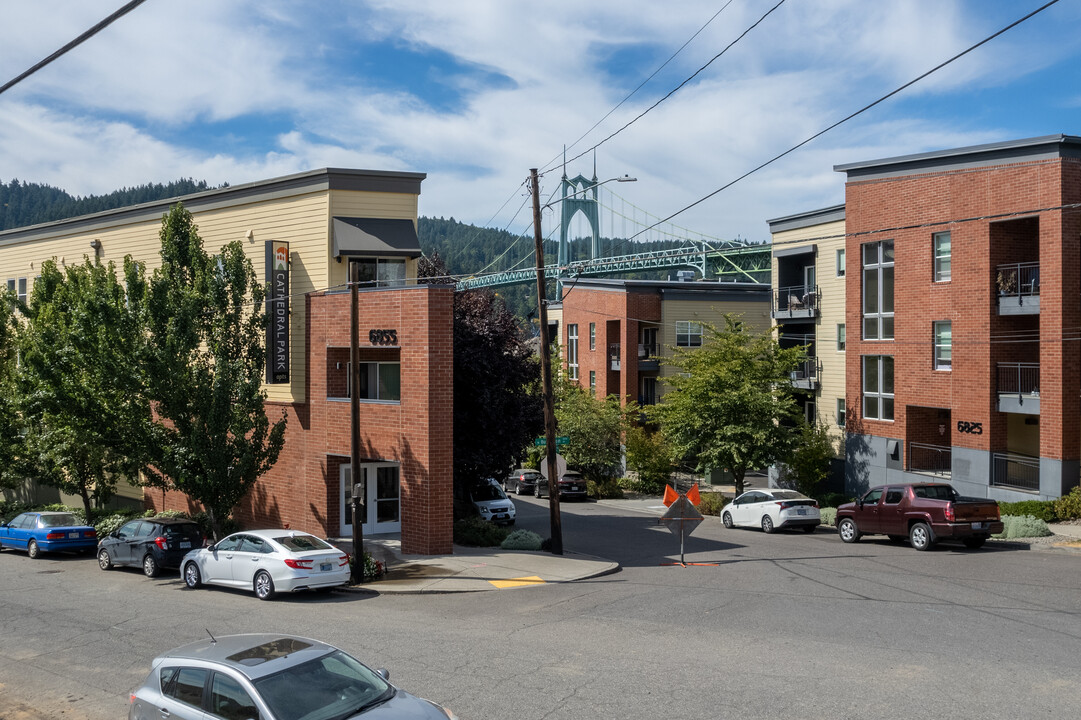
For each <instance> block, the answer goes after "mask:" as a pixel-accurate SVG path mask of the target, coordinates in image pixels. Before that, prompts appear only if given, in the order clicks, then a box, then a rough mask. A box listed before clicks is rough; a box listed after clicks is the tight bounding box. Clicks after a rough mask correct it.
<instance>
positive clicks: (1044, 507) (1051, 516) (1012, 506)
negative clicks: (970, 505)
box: [998, 500, 1059, 523]
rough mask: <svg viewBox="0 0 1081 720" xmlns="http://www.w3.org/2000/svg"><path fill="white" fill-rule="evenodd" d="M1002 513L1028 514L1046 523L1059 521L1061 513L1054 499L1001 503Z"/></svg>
mask: <svg viewBox="0 0 1081 720" xmlns="http://www.w3.org/2000/svg"><path fill="white" fill-rule="evenodd" d="M998 511H999V513H1000V514H1001V515H1003V516H1006V515H1013V516H1015V517H1024V516H1026V515H1028V516H1031V517H1034V518H1038V519H1040V520H1043V521H1044V522H1045V523H1049V522H1058V520H1059V515H1058V512H1057V511H1056V509H1055V501H1054V500H1022V501H1021V502H1013V503H999V504H998Z"/></svg>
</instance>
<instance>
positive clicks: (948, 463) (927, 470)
mask: <svg viewBox="0 0 1081 720" xmlns="http://www.w3.org/2000/svg"><path fill="white" fill-rule="evenodd" d="M908 471H909V472H914V473H923V474H925V475H934V476H936V477H946V478H948V477H950V475H951V474H952V472H953V453H952V450H951V449H950V448H948V447H945V446H943V445H927V444H925V443H918V442H910V443H909V444H908Z"/></svg>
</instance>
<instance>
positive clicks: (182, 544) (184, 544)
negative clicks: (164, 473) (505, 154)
mask: <svg viewBox="0 0 1081 720" xmlns="http://www.w3.org/2000/svg"><path fill="white" fill-rule="evenodd" d="M190 547H191V542H190V541H188V540H181V541H180V549H181V550H184V549H186V548H190Z"/></svg>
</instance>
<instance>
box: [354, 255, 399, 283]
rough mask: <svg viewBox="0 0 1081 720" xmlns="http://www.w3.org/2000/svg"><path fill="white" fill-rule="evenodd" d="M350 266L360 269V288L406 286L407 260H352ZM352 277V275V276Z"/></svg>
mask: <svg viewBox="0 0 1081 720" xmlns="http://www.w3.org/2000/svg"><path fill="white" fill-rule="evenodd" d="M349 265H350V267H352V266H353V265H358V266H359V267H360V287H361V289H363V288H369V287H394V286H400V285H405V260H397V259H389V258H350V260H349ZM350 277H352V275H350Z"/></svg>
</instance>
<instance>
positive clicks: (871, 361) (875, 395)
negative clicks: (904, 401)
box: [860, 355, 895, 422]
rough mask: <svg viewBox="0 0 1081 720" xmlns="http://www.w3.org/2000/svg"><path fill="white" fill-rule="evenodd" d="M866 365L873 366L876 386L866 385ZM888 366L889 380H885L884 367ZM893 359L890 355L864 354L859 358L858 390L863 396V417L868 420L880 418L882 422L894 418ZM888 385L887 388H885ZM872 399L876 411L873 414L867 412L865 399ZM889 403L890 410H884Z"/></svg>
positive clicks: (891, 420) (890, 420)
mask: <svg viewBox="0 0 1081 720" xmlns="http://www.w3.org/2000/svg"><path fill="white" fill-rule="evenodd" d="M868 365H873V366H874V367H875V371H876V372H875V374H876V376H877V379H878V383H877V387H870V388H869V387H868V383H867V368H868ZM887 366H888V367H889V382H888V383H887V382H886V379H887V376H886V368H887ZM894 370H895V367H894V361H893V356H892V355H864V356H863V357H862V358H860V391H861V393H862V397H863V403H862V404H863V417H864V418H866V419H868V420H881V421H883V422H893V418H894V411H895V407H894V392H893V391H894ZM887 386H888V390H887ZM868 399H871V400H874V403H873V405H874V407H875V408H876V412H875V414H874V415H870V414H868V405H870V404H872V403H868V402H867V400H868ZM887 404H888V405H889V407H890V410H889V412H888V413H887V412H886V405H887Z"/></svg>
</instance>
